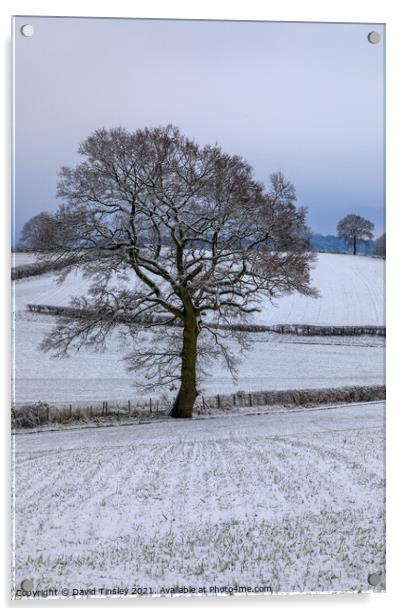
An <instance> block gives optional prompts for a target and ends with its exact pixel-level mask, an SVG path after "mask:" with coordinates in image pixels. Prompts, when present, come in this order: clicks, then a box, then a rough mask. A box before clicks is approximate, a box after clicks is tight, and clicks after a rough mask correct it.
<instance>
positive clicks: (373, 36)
mask: <svg viewBox="0 0 402 616" xmlns="http://www.w3.org/2000/svg"><path fill="white" fill-rule="evenodd" d="M367 40H368V42H369V43H371V44H372V45H377V43H379V42H380V41H381V36H380V33H379V32H376V31H373V32H369V33H368V35H367Z"/></svg>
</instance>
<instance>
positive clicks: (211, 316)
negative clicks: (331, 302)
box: [42, 125, 316, 417]
mask: <svg viewBox="0 0 402 616" xmlns="http://www.w3.org/2000/svg"><path fill="white" fill-rule="evenodd" d="M79 153H80V154H81V155H82V156H83V157H84V160H83V161H82V162H81V163H80V164H78V165H77V166H76V167H75V168H68V167H63V168H62V169H61V172H60V182H59V185H58V196H59V197H61V198H62V199H63V203H62V205H61V206H60V207H59V209H58V211H57V214H56V216H57V220H58V228H59V233H58V237H62V238H63V240H62V242H60V245H59V246H58V247H57V250H55V252H54V254H53V255H52V257H51V258H57V259H60V258H61V257H62V258H64V257H67V256H70V257H71V255H72V254H74V255H75V261H76V263H77V264H78V266H80V267H81V270H82V271H83V272H84V275H85V276H89V277H90V278H91V279H92V280H93V284H92V287H91V289H90V293H89V295H88V296H86V297H81V298H75V299H74V300H73V303H72V305H73V307H74V308H75V312H74V314H73V315H72V316H71V315H70V316H69V317H68V318H66V317H65V318H61V319H59V321H58V323H57V325H56V327H55V328H54V329H53V331H52V332H51V333H50V334H49V336H48V337H47V338H46V339H45V341H44V343H43V345H42V346H43V348H44V349H45V350H53V351H55V352H56V355H62V354H65V353H67V352H68V351H69V350H70V349H78V348H80V347H81V346H83V345H86V346H92V347H93V348H95V349H100V348H102V347H103V345H104V344H105V340H106V338H107V336H108V334H109V333H110V332H111V330H112V329H113V328H115V327H117V326H118V328H119V330H120V331H124V335H125V336H127V335H128V336H129V337H130V339H131V340H134V341H136V342H134V343H132V348H131V351H130V353H129V354H128V355H127V360H128V363H129V369H131V370H133V371H134V372H135V373H137V372H138V371H140V372H141V371H143V372H145V374H146V375H147V376H148V379H149V380H150V382H151V386H155V385H156V384H157V383H162V384H165V385H166V384H169V383H177V384H178V393H177V396H176V400H175V402H174V404H173V407H172V410H171V414H172V415H173V416H174V417H191V416H192V410H193V406H194V403H195V400H196V397H197V394H198V390H197V369H199V368H202V364H203V363H204V364H205V363H207V360H208V357H210V356H211V353H213V354H215V355H216V354H217V353H221V354H222V356H223V357H224V358H225V359H226V361H227V363H228V365H229V367H230V368H232V369H233V368H234V358H233V356H232V354H231V352H230V348H229V346H228V345H227V344H226V343H225V338H226V337H227V336H229V335H231V334H233V333H234V332H232V331H231V327H232V326H233V324H235V323H240V322H244V320H245V319H246V318H247V317H248V316H249V315H252V314H253V313H255V312H257V311H258V310H259V306H260V302H261V301H262V300H263V299H264V298H265V301H267V299H268V300H270V301H272V300H273V299H274V298H275V297H279V296H281V295H283V294H286V293H290V292H293V291H298V292H299V293H303V294H305V295H315V293H316V292H315V290H314V289H312V287H311V285H310V265H311V263H312V260H313V258H314V257H313V254H312V253H311V251H310V249H309V244H308V240H307V239H306V238H307V237H308V229H307V227H306V224H305V216H306V210H305V209H303V208H297V207H296V206H295V204H294V201H295V190H294V187H293V186H292V184H290V183H289V182H287V181H286V180H285V178H284V177H283V175H282V174H281V173H277V174H273V175H272V176H271V183H270V186H269V188H268V190H266V189H264V187H263V186H262V185H261V184H260V183H258V182H257V181H256V180H255V179H254V178H253V175H252V170H251V168H250V166H249V165H248V164H247V163H246V162H245V161H244V160H243V159H242V158H240V157H239V156H232V155H229V154H225V153H224V152H222V150H221V148H220V147H218V146H217V145H214V146H210V145H207V146H205V147H200V146H199V145H197V144H196V143H195V142H194V141H192V140H190V139H188V138H186V137H185V136H183V135H182V134H181V133H180V131H179V130H178V129H177V128H175V127H172V126H170V125H169V126H167V127H160V128H150V129H148V128H146V129H144V130H137V131H136V132H128V131H127V130H125V129H123V128H116V129H112V130H106V129H101V130H97V131H96V132H95V133H93V134H92V136H90V137H89V138H88V139H86V141H84V142H83V143H82V144H81V146H80V148H79ZM89 256H91V258H90V259H89Z"/></svg>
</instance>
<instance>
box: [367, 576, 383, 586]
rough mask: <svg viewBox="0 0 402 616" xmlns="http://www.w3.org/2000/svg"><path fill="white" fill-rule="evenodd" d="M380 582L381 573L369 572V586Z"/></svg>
mask: <svg viewBox="0 0 402 616" xmlns="http://www.w3.org/2000/svg"><path fill="white" fill-rule="evenodd" d="M381 582H382V575H380V574H379V573H370V575H369V576H368V583H369V584H370V586H378V584H381Z"/></svg>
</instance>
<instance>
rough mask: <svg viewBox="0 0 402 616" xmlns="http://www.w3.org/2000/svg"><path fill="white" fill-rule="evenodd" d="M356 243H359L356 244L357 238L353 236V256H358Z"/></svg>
mask: <svg viewBox="0 0 402 616" xmlns="http://www.w3.org/2000/svg"><path fill="white" fill-rule="evenodd" d="M356 243H357V242H356V236H355V235H354V236H353V254H354V255H355V254H356Z"/></svg>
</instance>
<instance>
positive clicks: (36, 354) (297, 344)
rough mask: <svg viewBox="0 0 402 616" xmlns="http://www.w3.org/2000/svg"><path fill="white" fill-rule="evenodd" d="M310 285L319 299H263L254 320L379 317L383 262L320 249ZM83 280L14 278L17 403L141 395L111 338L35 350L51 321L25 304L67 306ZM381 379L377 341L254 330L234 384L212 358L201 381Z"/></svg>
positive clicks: (323, 383)
mask: <svg viewBox="0 0 402 616" xmlns="http://www.w3.org/2000/svg"><path fill="white" fill-rule="evenodd" d="M22 256H23V255H22ZM28 256H30V255H28ZM21 258H22V257H21ZM313 283H314V285H316V286H317V287H318V288H319V290H320V293H321V297H320V298H319V299H309V298H305V297H302V296H300V295H299V294H293V295H289V296H287V297H284V298H282V299H280V300H278V302H277V306H276V307H273V306H270V305H269V304H268V303H267V304H266V305H265V306H264V308H263V311H262V312H261V313H260V314H259V315H258V316H257V317H256V320H257V321H258V322H260V323H265V324H268V323H313V324H335V325H347V324H356V325H371V324H375V325H378V324H383V323H384V311H383V308H384V306H383V303H384V302H383V285H384V261H383V260H381V259H374V258H369V257H353V256H351V255H331V254H320V255H318V259H317V263H316V266H315V269H314V271H313ZM88 284H89V282H88V280H86V279H83V277H82V275H81V274H80V273H74V272H73V273H71V274H70V275H69V276H68V278H67V279H66V281H65V282H64V283H63V284H62V285H61V286H57V285H56V284H55V277H54V276H53V275H51V274H47V275H44V276H39V277H33V278H27V279H22V280H18V281H16V282H15V283H14V290H15V362H14V368H15V374H14V377H15V381H14V383H15V385H14V388H15V391H14V400H15V401H16V402H17V403H22V402H28V401H35V400H39V399H40V400H44V401H47V402H49V403H75V402H91V401H93V402H97V401H101V400H109V401H123V400H127V399H129V398H131V399H135V398H139V397H141V396H140V392H139V391H138V390H137V389H136V388H134V387H133V381H134V377H133V376H132V375H129V374H128V373H127V372H126V368H125V365H124V362H123V361H122V358H123V357H124V355H125V354H127V353H129V352H130V351H131V349H130V348H123V349H119V348H118V346H117V343H116V342H115V341H114V340H113V339H112V340H111V341H110V342H109V345H108V350H107V351H106V353H104V354H95V353H92V352H89V351H87V350H82V351H81V352H80V353H79V354H78V355H76V356H73V357H71V358H68V359H63V360H55V359H52V358H51V357H50V356H48V355H45V354H44V353H43V352H42V351H40V350H39V349H38V347H39V344H40V342H41V340H42V339H43V337H44V335H45V334H46V332H47V331H49V329H50V328H51V327H52V325H53V324H54V319H53V318H52V317H45V316H35V315H32V314H30V313H28V312H27V311H26V309H25V308H26V305H27V304H28V303H49V304H56V305H66V304H68V301H69V299H70V297H71V296H72V295H79V294H82V293H85V292H86V290H87V288H88ZM383 382H384V340H383V339H379V338H374V337H371V338H354V339H351V338H344V337H334V338H327V337H325V338H308V339H306V338H300V337H292V336H279V335H273V334H268V333H260V334H254V335H253V346H252V349H251V350H250V351H249V352H248V353H247V355H246V356H245V357H244V359H243V361H242V364H241V366H240V371H239V379H238V382H237V384H233V381H232V378H231V376H230V375H229V373H228V372H227V370H226V369H225V368H224V367H222V366H221V365H220V363H219V361H217V362H216V363H215V364H211V374H210V377H209V378H208V379H207V380H206V381H205V382H204V383H201V389H202V391H203V392H204V393H205V394H215V393H229V392H234V391H237V390H245V391H253V390H258V389H288V388H297V387H303V388H307V387H309V388H312V387H334V386H344V385H354V384H359V385H364V384H367V385H373V384H381V383H383ZM155 395H158V394H157V393H156V394H155Z"/></svg>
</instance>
